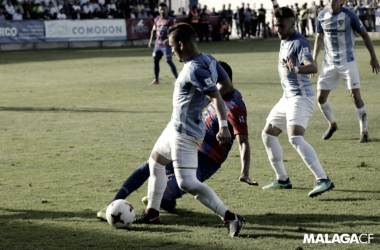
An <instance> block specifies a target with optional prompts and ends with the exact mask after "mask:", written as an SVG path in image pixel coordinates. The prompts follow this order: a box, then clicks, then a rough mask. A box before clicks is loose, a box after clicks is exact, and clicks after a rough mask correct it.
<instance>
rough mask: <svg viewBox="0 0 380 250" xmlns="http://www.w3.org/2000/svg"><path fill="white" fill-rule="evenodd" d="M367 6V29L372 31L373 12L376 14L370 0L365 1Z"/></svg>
mask: <svg viewBox="0 0 380 250" xmlns="http://www.w3.org/2000/svg"><path fill="white" fill-rule="evenodd" d="M365 8H366V11H365V16H366V20H367V26H368V29H367V31H372V24H373V21H372V14H375V10H374V9H373V8H372V4H371V3H370V2H369V0H366V1H365ZM373 28H375V26H373Z"/></svg>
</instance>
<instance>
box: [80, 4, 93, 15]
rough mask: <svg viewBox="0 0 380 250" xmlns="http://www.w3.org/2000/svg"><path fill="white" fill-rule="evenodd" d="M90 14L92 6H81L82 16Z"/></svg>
mask: <svg viewBox="0 0 380 250" xmlns="http://www.w3.org/2000/svg"><path fill="white" fill-rule="evenodd" d="M90 12H91V13H92V12H94V9H93V8H92V6H91V5H87V4H86V5H84V6H83V13H84V14H88V13H90Z"/></svg>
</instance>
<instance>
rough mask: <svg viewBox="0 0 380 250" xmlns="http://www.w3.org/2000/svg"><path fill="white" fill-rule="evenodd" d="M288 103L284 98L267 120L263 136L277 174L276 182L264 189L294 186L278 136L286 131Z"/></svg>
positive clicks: (269, 157) (270, 160)
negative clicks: (286, 107)
mask: <svg viewBox="0 0 380 250" xmlns="http://www.w3.org/2000/svg"><path fill="white" fill-rule="evenodd" d="M285 106H286V101H285V99H284V98H281V100H280V101H279V102H278V103H277V104H276V105H275V106H274V108H273V109H272V111H271V112H270V113H269V115H268V118H267V124H266V125H265V128H264V130H263V132H262V134H261V137H262V139H263V143H264V146H265V149H266V151H267V154H268V159H269V162H270V164H271V166H272V168H273V170H274V172H275V173H276V180H274V182H273V183H271V184H269V185H267V186H264V187H263V189H283V188H285V189H291V188H292V184H291V183H290V181H289V178H288V176H287V174H286V170H285V166H284V162H283V159H282V148H281V145H280V142H279V141H278V138H277V136H278V135H280V133H281V132H283V131H284V132H285V133H287V131H286V113H285Z"/></svg>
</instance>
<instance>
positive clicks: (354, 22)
mask: <svg viewBox="0 0 380 250" xmlns="http://www.w3.org/2000/svg"><path fill="white" fill-rule="evenodd" d="M349 16H350V19H351V27H352V29H353V30H355V32H356V33H361V32H362V31H363V30H364V29H365V27H364V25H363V23H362V22H361V21H360V20H359V17H358V16H357V15H356V14H355V13H354V12H352V13H351V12H350V13H349Z"/></svg>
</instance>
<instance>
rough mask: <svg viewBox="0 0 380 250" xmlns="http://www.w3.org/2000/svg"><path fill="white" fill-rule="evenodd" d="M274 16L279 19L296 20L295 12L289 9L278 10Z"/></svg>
mask: <svg viewBox="0 0 380 250" xmlns="http://www.w3.org/2000/svg"><path fill="white" fill-rule="evenodd" d="M274 16H275V17H276V18H278V19H281V18H295V17H294V13H293V11H292V10H291V9H290V8H288V7H281V8H277V9H276V10H275V11H274Z"/></svg>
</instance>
